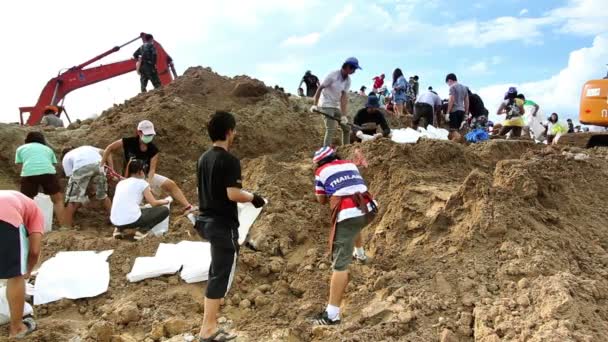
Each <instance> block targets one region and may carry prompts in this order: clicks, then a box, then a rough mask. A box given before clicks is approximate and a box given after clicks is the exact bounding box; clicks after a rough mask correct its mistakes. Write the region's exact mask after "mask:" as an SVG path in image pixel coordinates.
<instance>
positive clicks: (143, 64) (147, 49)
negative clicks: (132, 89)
mask: <svg viewBox="0 0 608 342" xmlns="http://www.w3.org/2000/svg"><path fill="white" fill-rule="evenodd" d="M142 39H143V41H144V44H143V45H142V46H141V47H140V48H139V49H137V51H135V53H134V54H133V57H134V58H135V59H136V60H137V65H138V67H137V71H138V72H139V75H140V80H141V92H142V93H145V92H146V87H147V86H148V81H151V82H152V85H153V86H154V89H157V88H160V85H161V84H160V78H159V77H158V70H156V48H155V47H154V37H153V36H152V35H151V34H149V33H146V34H144V35H143V36H142Z"/></svg>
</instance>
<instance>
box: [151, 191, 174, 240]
mask: <svg viewBox="0 0 608 342" xmlns="http://www.w3.org/2000/svg"><path fill="white" fill-rule="evenodd" d="M165 199H169V200H170V201H171V202H172V201H173V199H172V198H171V197H167V198H165ZM165 207H167V209H169V211H171V203H170V202H169V204H166V205H165ZM144 208H152V206H151V205H150V204H146V205H145V206H144ZM170 217H171V215H169V216H167V218H166V219H164V220H163V221H162V222H161V223H159V224H157V225H156V226H154V227H152V229H150V233H152V234H153V235H154V236H162V235H164V234H165V233H166V232H168V231H169V218H170Z"/></svg>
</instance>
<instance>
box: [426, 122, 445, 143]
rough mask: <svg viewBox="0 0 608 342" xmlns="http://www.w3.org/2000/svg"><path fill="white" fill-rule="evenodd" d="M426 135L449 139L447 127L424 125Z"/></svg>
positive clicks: (438, 138)
mask: <svg viewBox="0 0 608 342" xmlns="http://www.w3.org/2000/svg"><path fill="white" fill-rule="evenodd" d="M426 132H427V137H428V138H429V139H435V140H449V139H448V136H449V135H450V132H449V131H448V130H447V129H443V128H436V127H434V126H432V125H428V126H427V127H426Z"/></svg>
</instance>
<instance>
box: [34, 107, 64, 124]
mask: <svg viewBox="0 0 608 342" xmlns="http://www.w3.org/2000/svg"><path fill="white" fill-rule="evenodd" d="M40 125H41V126H50V127H64V125H63V120H61V119H60V118H59V108H58V107H57V106H46V107H44V116H43V117H42V120H40Z"/></svg>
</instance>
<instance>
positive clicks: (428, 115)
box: [412, 102, 434, 128]
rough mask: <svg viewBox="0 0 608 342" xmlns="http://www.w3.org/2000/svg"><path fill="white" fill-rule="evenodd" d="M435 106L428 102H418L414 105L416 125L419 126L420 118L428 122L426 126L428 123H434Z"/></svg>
mask: <svg viewBox="0 0 608 342" xmlns="http://www.w3.org/2000/svg"><path fill="white" fill-rule="evenodd" d="M433 110H434V108H433V106H431V105H430V104H428V103H424V102H418V103H416V104H415V105H414V118H413V121H412V122H413V123H414V125H416V126H418V125H419V124H420V119H422V118H424V119H425V121H426V123H425V124H424V128H426V126H428V125H432V124H433Z"/></svg>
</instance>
